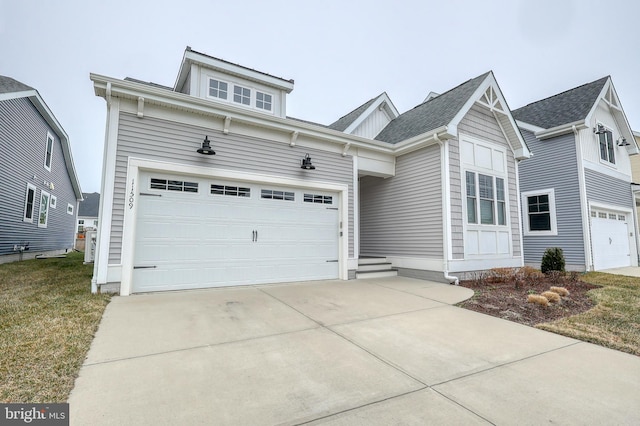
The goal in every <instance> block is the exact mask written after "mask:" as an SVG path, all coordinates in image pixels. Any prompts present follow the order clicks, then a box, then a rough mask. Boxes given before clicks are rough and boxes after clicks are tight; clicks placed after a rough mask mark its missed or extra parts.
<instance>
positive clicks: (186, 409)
mask: <svg viewBox="0 0 640 426" xmlns="http://www.w3.org/2000/svg"><path fill="white" fill-rule="evenodd" d="M471 295H472V292H471V291H470V290H468V289H464V288H461V287H455V286H449V285H444V284H437V283H431V282H428V281H420V280H412V279H408V278H382V279H376V280H374V279H372V280H357V281H348V282H345V281H324V282H314V283H296V284H286V285H285V284H282V285H266V286H256V287H242V288H238V287H236V288H229V289H212V290H201V291H185V292H172V293H157V294H149V295H139V296H130V297H115V298H114V299H112V302H111V303H110V304H109V305H108V306H107V309H106V311H105V314H104V317H103V319H102V322H101V324H100V328H99V330H98V333H97V335H96V338H95V340H94V341H93V344H92V346H91V350H90V352H89V355H88V357H87V359H86V361H85V364H84V365H83V367H82V369H81V371H80V376H79V377H78V379H77V380H76V384H75V388H74V390H73V392H72V393H71V396H70V399H69V402H70V409H71V413H70V414H71V424H74V425H110V424H113V425H146V424H148V425H177V424H180V425H198V424H215V425H227V424H228V425H273V424H292V425H293V424H306V423H309V424H330V425H353V424H361V425H377V424H379V425H389V424H403V425H412V424H415V425H424V424H464V425H468V424H491V423H493V424H518V425H526V424H531V425H534V424H542V423H549V424H551V423H553V424H564V425H566V424H598V425H602V424H629V425H631V424H640V357H636V356H632V355H628V354H625V353H621V352H617V351H614V350H609V349H605V348H602V347H599V346H595V345H591V344H588V343H584V342H580V341H577V340H574V339H570V338H566V337H562V336H558V335H555V334H551V333H547V332H544V331H540V330H537V329H534V328H531V327H526V326H522V325H519V324H515V323H511V322H508V321H505V320H501V319H498V318H494V317H490V316H486V315H482V314H479V313H476V312H472V311H467V310H465V309H461V308H457V307H455V306H451V305H452V304H455V303H457V302H460V301H462V300H465V299H467V298H469V297H471Z"/></svg>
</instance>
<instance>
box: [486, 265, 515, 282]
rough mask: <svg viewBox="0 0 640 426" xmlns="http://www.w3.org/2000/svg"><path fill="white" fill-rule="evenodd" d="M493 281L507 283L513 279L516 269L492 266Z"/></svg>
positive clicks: (490, 271)
mask: <svg viewBox="0 0 640 426" xmlns="http://www.w3.org/2000/svg"><path fill="white" fill-rule="evenodd" d="M489 274H490V275H491V282H494V283H505V282H509V281H511V280H512V279H513V276H514V275H515V270H514V269H513V268H492V269H490V270H489Z"/></svg>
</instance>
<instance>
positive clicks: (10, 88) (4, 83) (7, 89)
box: [0, 75, 35, 93]
mask: <svg viewBox="0 0 640 426" xmlns="http://www.w3.org/2000/svg"><path fill="white" fill-rule="evenodd" d="M25 90H35V89H34V88H33V87H31V86H27V85H26V84H24V83H20V82H19V81H18V80H15V79H13V78H11V77H5V76H4V75H0V93H13V92H24V91H25Z"/></svg>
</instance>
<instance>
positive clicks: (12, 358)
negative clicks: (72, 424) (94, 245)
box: [0, 253, 110, 403]
mask: <svg viewBox="0 0 640 426" xmlns="http://www.w3.org/2000/svg"><path fill="white" fill-rule="evenodd" d="M82 261H83V254H82V253H69V254H68V255H67V257H66V258H64V259H42V260H37V259H36V260H25V261H23V262H15V263H8V264H2V265H0V378H2V380H0V401H1V402H18V403H55V402H65V401H66V400H67V398H68V396H69V393H70V392H71V389H72V388H73V384H74V380H75V378H76V376H77V375H78V371H79V370H80V367H81V366H82V363H83V361H84V359H85V357H86V354H87V351H88V350H89V346H90V345H91V340H92V339H93V336H94V333H95V331H96V329H97V328H98V323H99V322H100V318H101V317H102V313H103V311H104V309H105V307H106V305H107V303H109V299H110V296H109V295H106V294H91V276H92V272H93V265H83V264H82Z"/></svg>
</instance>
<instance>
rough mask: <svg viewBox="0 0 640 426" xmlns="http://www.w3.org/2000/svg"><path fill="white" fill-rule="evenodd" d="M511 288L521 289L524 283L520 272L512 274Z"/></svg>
mask: <svg viewBox="0 0 640 426" xmlns="http://www.w3.org/2000/svg"><path fill="white" fill-rule="evenodd" d="M512 281H513V286H514V287H515V288H517V289H519V288H521V287H522V283H523V282H524V275H523V274H522V273H520V271H517V272H515V273H514V274H513V278H512Z"/></svg>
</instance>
